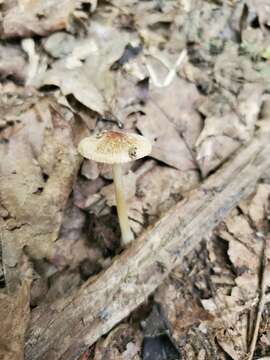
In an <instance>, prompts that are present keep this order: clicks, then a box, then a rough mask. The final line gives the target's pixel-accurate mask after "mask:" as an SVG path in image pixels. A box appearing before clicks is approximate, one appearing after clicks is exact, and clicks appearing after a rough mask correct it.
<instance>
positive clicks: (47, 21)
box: [2, 0, 78, 38]
mask: <svg viewBox="0 0 270 360" xmlns="http://www.w3.org/2000/svg"><path fill="white" fill-rule="evenodd" d="M76 4H78V2H77V1H76V0H68V1H66V0H60V1H59V0H58V1H49V0H45V1H44V0H37V1H32V0H20V2H19V3H17V4H16V5H15V6H13V7H11V8H10V9H8V10H7V11H6V13H4V17H3V19H2V37H5V38H10V37H31V36H33V35H39V36H45V35H48V34H49V33H52V32H54V31H58V30H61V29H66V28H67V27H68V26H69V24H70V17H71V15H72V14H73V12H74V11H75V9H76Z"/></svg>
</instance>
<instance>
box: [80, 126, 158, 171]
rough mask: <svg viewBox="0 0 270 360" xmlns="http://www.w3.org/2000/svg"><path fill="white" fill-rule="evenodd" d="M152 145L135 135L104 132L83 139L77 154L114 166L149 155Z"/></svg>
mask: <svg viewBox="0 0 270 360" xmlns="http://www.w3.org/2000/svg"><path fill="white" fill-rule="evenodd" d="M151 149H152V145H151V143H150V141H149V140H148V139H146V138H145V137H143V136H141V135H137V134H131V133H130V134H128V133H125V132H120V131H104V132H101V133H97V134H95V135H93V136H90V137H87V138H85V139H83V140H82V141H81V142H80V143H79V146H78V151H79V153H80V154H81V155H82V156H84V157H85V158H87V159H91V160H95V161H97V162H102V163H107V164H115V163H125V162H129V161H133V160H136V159H140V158H142V157H144V156H146V155H149V154H150V152H151Z"/></svg>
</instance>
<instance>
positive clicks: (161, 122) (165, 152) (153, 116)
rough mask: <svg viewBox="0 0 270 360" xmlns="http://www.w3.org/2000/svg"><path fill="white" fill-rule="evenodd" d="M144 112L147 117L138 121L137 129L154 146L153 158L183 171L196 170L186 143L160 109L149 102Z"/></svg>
mask: <svg viewBox="0 0 270 360" xmlns="http://www.w3.org/2000/svg"><path fill="white" fill-rule="evenodd" d="M144 112H145V116H141V117H140V118H139V119H138V121H137V128H138V129H139V131H140V132H141V133H142V134H143V135H144V136H146V137H147V138H148V139H149V140H150V141H151V142H152V144H153V147H152V152H151V157H153V158H154V159H157V160H160V161H162V162H164V163H165V164H167V165H170V166H173V167H175V168H176V169H179V170H182V171H185V170H190V169H195V168H196V165H195V163H194V160H193V158H192V155H191V152H190V151H189V149H188V147H187V145H186V143H185V142H184V140H183V138H181V136H180V135H179V134H178V133H177V131H176V128H175V126H174V125H173V124H172V123H170V122H169V120H168V119H167V117H166V115H164V114H163V112H162V111H161V110H160V108H159V107H158V106H157V105H156V104H154V103H153V102H151V101H149V102H148V103H147V105H146V108H144Z"/></svg>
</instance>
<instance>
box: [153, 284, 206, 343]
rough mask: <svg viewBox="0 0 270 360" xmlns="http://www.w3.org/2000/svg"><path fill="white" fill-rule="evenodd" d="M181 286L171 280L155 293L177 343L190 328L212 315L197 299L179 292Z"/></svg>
mask: <svg viewBox="0 0 270 360" xmlns="http://www.w3.org/2000/svg"><path fill="white" fill-rule="evenodd" d="M181 285H182V284H181V283H180V282H178V281H177V280H175V279H173V278H170V279H169V280H167V281H166V282H165V283H164V284H163V285H162V286H161V287H160V288H159V289H158V290H157V291H156V292H155V301H157V303H158V304H160V306H161V309H162V314H163V315H164V316H165V317H166V320H167V321H168V324H169V328H170V331H171V334H172V337H173V338H174V340H175V341H176V343H179V341H180V339H181V337H182V336H183V335H184V334H185V333H186V332H187V331H188V329H189V328H190V327H192V326H193V325H195V324H196V325H199V323H200V322H202V321H205V320H210V319H211V315H210V314H209V313H208V312H207V311H205V310H204V309H203V307H202V306H201V305H199V303H198V301H197V299H196V298H195V297H193V298H192V296H189V297H188V296H187V295H186V294H185V296H183V292H182V291H179V288H180V287H181Z"/></svg>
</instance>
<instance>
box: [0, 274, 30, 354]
mask: <svg viewBox="0 0 270 360" xmlns="http://www.w3.org/2000/svg"><path fill="white" fill-rule="evenodd" d="M29 298H30V283H29V281H28V280H24V281H23V283H22V285H21V286H20V287H19V288H18V289H17V291H16V293H14V294H13V295H12V296H11V295H5V294H2V293H0V323H1V328H0V359H1V360H23V359H24V335H25V331H26V328H27V324H28V320H29V316H30V306H29V300H30V299H29Z"/></svg>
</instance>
